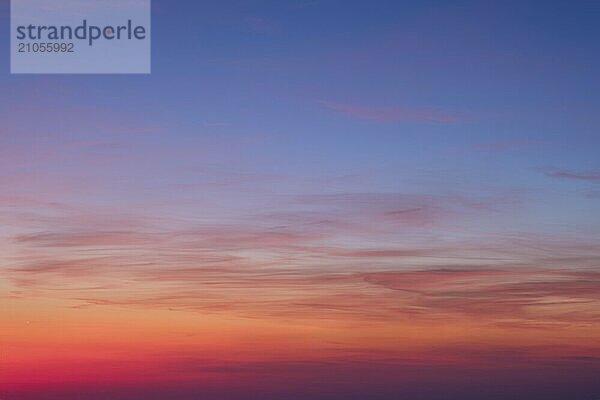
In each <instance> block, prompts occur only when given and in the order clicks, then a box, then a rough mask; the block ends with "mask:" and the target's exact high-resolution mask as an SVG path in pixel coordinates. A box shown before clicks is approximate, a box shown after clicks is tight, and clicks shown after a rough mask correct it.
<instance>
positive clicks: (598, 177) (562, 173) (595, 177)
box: [545, 170, 600, 183]
mask: <svg viewBox="0 0 600 400" xmlns="http://www.w3.org/2000/svg"><path fill="white" fill-rule="evenodd" d="M545 174H546V176H548V177H550V178H558V179H571V180H576V181H585V182H591V183H600V172H587V173H584V172H573V171H566V170H549V171H546V172H545Z"/></svg>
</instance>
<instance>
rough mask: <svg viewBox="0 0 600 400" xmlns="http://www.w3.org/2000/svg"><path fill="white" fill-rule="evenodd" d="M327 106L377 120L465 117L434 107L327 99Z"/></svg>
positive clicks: (454, 118)
mask: <svg viewBox="0 0 600 400" xmlns="http://www.w3.org/2000/svg"><path fill="white" fill-rule="evenodd" d="M324 104H325V106H326V107H327V108H328V109H330V110H333V111H336V112H339V113H341V114H344V115H346V116H347V117H351V118H356V119H365V120H369V121H375V122H411V121H412V122H414V121H417V122H441V123H454V122H460V121H463V120H464V118H463V117H461V116H459V115H455V114H448V113H444V112H440V111H436V110H432V109H414V108H402V107H364V106H356V105H351V104H343V103H337V102H332V101H326V102H325V103H324Z"/></svg>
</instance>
